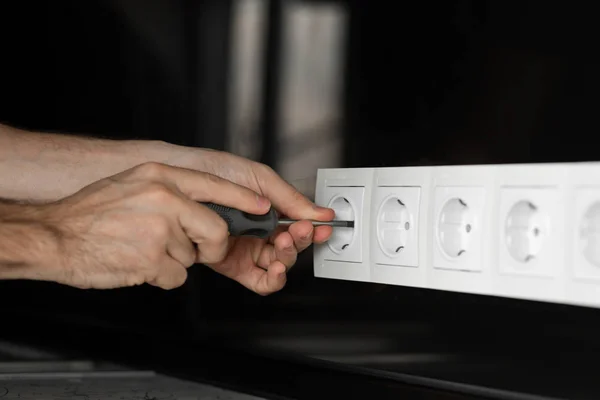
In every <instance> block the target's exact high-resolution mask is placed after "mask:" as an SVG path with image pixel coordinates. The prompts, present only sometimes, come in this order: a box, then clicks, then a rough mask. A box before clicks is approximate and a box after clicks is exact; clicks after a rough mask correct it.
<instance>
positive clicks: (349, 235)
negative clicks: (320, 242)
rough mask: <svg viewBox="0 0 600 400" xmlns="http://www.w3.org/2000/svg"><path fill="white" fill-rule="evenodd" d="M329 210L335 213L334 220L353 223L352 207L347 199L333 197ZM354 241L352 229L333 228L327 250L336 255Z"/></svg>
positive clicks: (353, 213)
mask: <svg viewBox="0 0 600 400" xmlns="http://www.w3.org/2000/svg"><path fill="white" fill-rule="evenodd" d="M328 207H329V208H331V209H333V210H334V211H335V219H336V220H344V221H355V215H356V213H355V212H354V206H353V205H352V203H351V202H350V200H348V199H347V198H345V197H343V196H335V197H334V198H333V199H331V201H330V202H329V206H328ZM353 240H354V228H335V229H334V230H333V234H332V235H331V238H329V240H328V241H327V244H328V245H329V248H330V249H331V251H333V252H334V253H336V254H340V253H342V252H343V251H344V250H346V249H347V248H348V247H350V245H351V244H352V241H353Z"/></svg>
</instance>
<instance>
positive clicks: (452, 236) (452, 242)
mask: <svg viewBox="0 0 600 400" xmlns="http://www.w3.org/2000/svg"><path fill="white" fill-rule="evenodd" d="M437 228H438V229H437V236H438V243H439V245H440V247H441V249H442V251H443V252H444V253H445V254H446V256H448V257H450V258H456V257H459V256H461V255H462V254H464V253H465V252H466V251H467V249H468V247H469V243H470V238H469V235H468V233H469V232H471V230H472V229H473V222H472V212H471V210H470V209H469V207H468V206H467V203H466V202H465V201H464V200H463V199H460V198H458V197H455V198H452V199H449V200H448V201H446V203H445V204H444V206H443V207H442V209H441V212H440V215H439V219H438V226H437Z"/></svg>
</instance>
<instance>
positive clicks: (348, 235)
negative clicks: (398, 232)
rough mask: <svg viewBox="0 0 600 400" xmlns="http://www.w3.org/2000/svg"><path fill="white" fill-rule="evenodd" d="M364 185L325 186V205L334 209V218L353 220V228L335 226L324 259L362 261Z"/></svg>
mask: <svg viewBox="0 0 600 400" xmlns="http://www.w3.org/2000/svg"><path fill="white" fill-rule="evenodd" d="M364 193H365V188H364V187H337V186H336V187H331V186H330V187H327V188H325V191H324V196H325V198H326V199H329V200H328V202H327V207H330V208H332V209H333V210H334V211H335V219H336V220H351V221H354V228H336V229H334V231H333V234H332V236H331V238H330V239H329V241H328V242H327V246H328V248H329V251H328V252H327V253H325V259H326V260H331V261H345V262H355V263H359V262H361V261H362V240H361V232H362V215H363V204H364Z"/></svg>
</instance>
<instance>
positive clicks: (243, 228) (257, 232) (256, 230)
mask: <svg viewBox="0 0 600 400" xmlns="http://www.w3.org/2000/svg"><path fill="white" fill-rule="evenodd" d="M201 204H202V205H205V206H206V207H208V208H210V209H211V210H213V211H215V212H216V213H217V214H219V216H220V217H221V218H223V219H224V220H225V222H226V223H227V226H228V227H229V233H230V234H231V236H253V237H257V238H261V239H266V238H268V237H269V236H271V235H272V234H273V233H274V232H275V229H276V228H277V219H278V217H277V213H276V212H275V210H274V209H270V210H269V212H268V213H266V214H264V215H254V214H249V213H246V212H243V211H240V210H238V209H235V208H231V207H226V206H221V205H218V204H214V203H201Z"/></svg>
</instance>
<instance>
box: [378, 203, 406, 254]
mask: <svg viewBox="0 0 600 400" xmlns="http://www.w3.org/2000/svg"><path fill="white" fill-rule="evenodd" d="M410 227H411V215H410V212H409V210H408V208H407V207H406V204H405V203H404V202H403V201H402V200H401V199H400V198H398V197H396V196H390V197H388V198H387V199H385V200H384V201H383V202H382V203H381V206H380V207H379V213H378V215H377V239H378V240H379V246H380V247H381V250H382V251H383V252H384V253H385V254H386V255H387V256H388V257H395V256H397V255H398V254H399V253H401V252H402V250H404V249H405V247H406V246H407V244H408V243H407V242H408V230H409V229H410Z"/></svg>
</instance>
